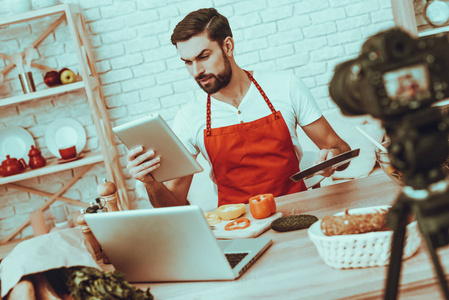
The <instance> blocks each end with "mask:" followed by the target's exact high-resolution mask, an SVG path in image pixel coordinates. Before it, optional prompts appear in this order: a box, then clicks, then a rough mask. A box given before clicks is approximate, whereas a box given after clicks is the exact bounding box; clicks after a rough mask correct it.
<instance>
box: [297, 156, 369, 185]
mask: <svg viewBox="0 0 449 300" xmlns="http://www.w3.org/2000/svg"><path fill="white" fill-rule="evenodd" d="M359 153H360V149H359V148H357V149H354V150H350V151H347V152H343V153H340V154H339V155H337V156H334V157H332V158H329V159H327V160H325V161H322V162H320V163H317V164H316V165H313V166H311V167H310V168H307V169H305V170H302V171H299V172H298V173H296V174H294V175H292V176H291V177H290V179H291V180H293V181H294V182H298V181H300V180H301V179H307V178H310V177H312V176H315V175H319V172H320V171H322V170H324V169H326V168H329V167H332V168H334V169H335V168H337V167H339V166H341V165H344V164H346V163H348V162H350V161H351V160H353V159H354V158H356V157H357V156H359Z"/></svg>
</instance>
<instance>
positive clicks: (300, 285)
mask: <svg viewBox="0 0 449 300" xmlns="http://www.w3.org/2000/svg"><path fill="white" fill-rule="evenodd" d="M399 191H400V187H399V186H398V185H397V184H396V183H394V182H393V181H391V179H389V178H388V177H387V176H386V175H384V174H380V175H376V176H372V177H369V178H365V179H359V180H355V181H350V182H345V183H341V184H336V185H333V186H327V187H323V188H319V189H315V190H310V191H306V192H302V193H298V194H293V195H288V196H283V197H279V198H277V199H276V202H277V204H278V210H279V211H282V212H283V213H284V215H290V214H300V213H305V214H313V215H316V216H317V217H318V218H320V219H321V218H322V217H324V216H326V215H330V214H334V213H336V212H340V211H343V210H344V209H345V208H357V207H366V206H373V205H382V204H391V203H392V202H394V200H395V199H396V196H397V194H398V193H399ZM262 236H264V237H270V238H272V239H273V245H272V246H271V247H270V248H269V249H268V250H267V252H265V254H264V255H262V256H261V257H260V258H259V259H258V260H257V261H256V262H255V264H254V265H253V266H251V267H250V268H249V269H248V271H247V272H245V273H244V274H243V276H242V277H240V278H239V279H238V280H235V281H214V282H182V283H148V284H136V286H138V287H139V288H142V289H145V288H146V287H150V288H151V292H152V294H153V295H154V296H155V298H156V299H245V300H246V299H338V298H344V299H370V298H372V299H380V298H382V297H383V289H384V283H385V280H386V272H387V267H375V268H364V269H346V270H336V269H333V268H330V267H328V266H327V265H326V264H325V263H324V262H323V260H322V259H321V258H320V256H319V255H318V252H317V250H316V248H315V246H314V245H313V243H312V242H311V240H310V239H309V238H308V236H307V230H300V231H292V232H286V233H278V232H275V231H273V230H269V231H267V232H265V233H264V234H263V235H262ZM438 252H439V255H440V258H441V260H442V263H443V265H444V268H445V269H446V270H449V266H448V265H449V256H448V253H449V249H448V247H446V248H444V249H439V251H438ZM399 293H400V294H399V298H400V299H405V298H406V299H410V298H414V297H416V298H417V299H418V297H419V299H442V296H441V294H440V292H439V284H438V281H437V280H436V277H435V275H434V272H433V266H432V263H431V261H430V259H429V256H428V253H427V251H426V250H425V245H424V243H422V244H421V247H420V249H419V250H418V252H417V253H416V254H415V255H414V256H413V257H412V258H410V259H408V260H405V261H404V262H403V268H402V279H401V286H400V292H399ZM423 295H425V297H423Z"/></svg>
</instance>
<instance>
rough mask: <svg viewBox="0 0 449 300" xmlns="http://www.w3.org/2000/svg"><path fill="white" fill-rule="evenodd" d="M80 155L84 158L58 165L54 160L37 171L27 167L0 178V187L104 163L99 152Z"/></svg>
mask: <svg viewBox="0 0 449 300" xmlns="http://www.w3.org/2000/svg"><path fill="white" fill-rule="evenodd" d="M81 155H84V157H82V158H80V159H78V160H75V161H72V162H68V163H64V164H58V162H57V160H56V159H55V160H52V161H49V162H47V165H46V166H45V167H42V168H39V169H34V170H32V169H30V168H29V167H28V168H27V169H26V171H25V172H23V173H20V174H17V175H12V176H7V177H0V185H3V184H7V183H12V182H16V181H21V180H25V179H30V178H34V177H37V176H42V175H48V174H53V173H56V172H61V171H65V170H70V169H74V168H79V167H82V166H87V165H92V164H96V163H99V162H103V161H104V158H103V155H102V154H101V153H100V152H90V153H87V154H81Z"/></svg>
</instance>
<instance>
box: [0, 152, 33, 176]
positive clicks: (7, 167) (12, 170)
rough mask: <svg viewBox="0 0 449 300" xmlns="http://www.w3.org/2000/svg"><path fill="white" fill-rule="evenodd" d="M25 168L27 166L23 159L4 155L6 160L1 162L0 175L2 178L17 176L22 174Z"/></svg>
mask: <svg viewBox="0 0 449 300" xmlns="http://www.w3.org/2000/svg"><path fill="white" fill-rule="evenodd" d="M26 167H27V164H26V162H25V160H24V159H23V158H21V159H17V158H10V157H9V155H6V160H4V161H2V165H1V166H0V175H2V176H10V175H15V174H19V173H20V172H23V171H24V170H25V169H26Z"/></svg>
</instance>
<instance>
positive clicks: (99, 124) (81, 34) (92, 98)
mask: <svg viewBox="0 0 449 300" xmlns="http://www.w3.org/2000/svg"><path fill="white" fill-rule="evenodd" d="M52 15H56V16H57V20H56V21H55V22H53V23H52V24H51V25H50V26H48V27H47V28H45V29H44V30H43V32H42V34H41V35H40V36H39V37H38V38H37V39H36V40H34V41H33V42H32V44H31V46H33V47H34V48H38V47H39V45H40V44H41V42H42V41H43V40H44V39H45V38H46V37H47V36H49V35H50V34H51V33H52V32H54V31H55V30H56V29H57V28H58V27H59V26H67V27H68V32H69V33H70V38H71V39H72V42H73V44H74V48H75V49H74V50H75V52H76V57H77V67H78V68H79V73H80V74H79V75H80V76H81V78H82V80H81V81H78V82H74V83H71V84H65V85H61V86H57V87H52V88H45V89H42V90H38V91H36V92H33V93H29V94H21V95H16V96H12V97H7V98H3V99H0V108H3V107H6V106H9V105H17V104H19V103H23V102H26V101H30V100H33V101H39V100H40V99H43V98H46V97H50V96H53V97H55V96H60V95H63V94H66V93H71V92H74V91H78V90H82V91H84V94H85V98H86V101H87V102H88V104H89V108H90V111H91V116H92V119H93V123H94V126H95V131H96V134H97V137H98V141H99V148H100V151H97V152H89V153H87V154H86V155H84V157H83V158H81V159H79V160H76V161H73V162H68V163H65V164H57V163H56V161H50V162H49V163H48V164H47V165H46V166H45V167H43V168H40V169H34V170H31V169H29V168H28V169H27V170H26V171H25V172H23V173H21V174H17V175H13V176H8V177H0V185H8V187H9V188H15V189H20V190H23V191H26V192H30V193H36V194H39V195H45V196H49V200H48V201H46V203H45V205H43V206H41V207H40V208H39V209H40V210H46V209H47V208H48V207H49V206H50V205H51V204H52V203H53V202H54V201H56V200H60V201H65V202H67V203H69V204H73V205H78V206H86V205H87V204H86V203H84V202H81V201H78V200H73V199H68V198H65V197H62V194H63V193H64V192H65V191H66V190H67V189H68V188H69V187H70V186H71V185H73V184H74V183H75V182H76V181H77V180H78V179H79V178H80V177H81V176H82V175H83V174H85V173H86V172H87V171H88V170H89V169H90V168H91V167H92V166H93V165H95V164H97V163H104V167H105V169H106V173H107V175H108V177H109V178H108V180H110V181H112V182H114V183H115V184H116V185H117V190H118V195H119V206H120V208H121V209H128V208H129V204H128V195H127V190H126V185H125V179H124V176H123V173H122V167H121V165H120V162H119V158H118V157H119V156H118V153H117V149H116V146H115V142H114V136H113V132H112V128H111V125H110V120H109V116H108V112H107V109H106V105H105V103H104V98H103V93H102V90H101V86H100V83H99V80H98V74H97V70H96V67H95V59H94V58H93V55H92V50H91V47H90V41H89V38H88V36H87V33H86V27H85V23H84V20H83V15H82V11H81V8H80V7H79V6H78V5H75V4H60V5H55V6H51V7H47V8H44V9H40V10H34V11H29V12H26V13H23V14H20V15H15V16H10V17H4V18H2V19H0V28H2V26H5V25H10V24H14V23H20V22H29V21H32V20H33V22H34V21H35V20H37V19H40V18H44V17H47V16H52ZM64 21H65V22H64ZM0 34H1V29H0ZM24 52H25V51H23V53H22V56H24V54H25V53H24ZM2 55H3V58H5V57H7V56H8V55H6V54H2ZM14 67H15V65H14V64H13V63H12V62H9V63H8V64H7V65H6V67H5V68H4V69H3V70H0V72H1V74H2V75H4V76H5V77H6V75H7V74H8V73H9V71H11V70H12V69H13V68H14ZM41 67H42V66H41ZM43 67H45V66H43ZM74 168H80V170H79V171H78V172H76V176H75V177H74V178H73V179H72V180H71V181H70V182H67V183H66V184H65V185H64V187H62V188H61V189H60V190H58V191H57V192H56V193H53V194H49V193H47V192H45V191H38V190H35V189H30V188H26V187H24V186H22V185H18V184H15V182H18V181H22V180H25V179H30V178H33V177H37V176H43V175H48V174H54V173H56V172H60V171H64V170H69V169H74ZM29 222H30V220H29V219H28V220H26V221H25V222H24V223H23V224H21V225H20V226H18V228H17V230H15V231H14V232H12V233H11V234H10V235H9V236H8V237H7V238H6V239H5V240H4V241H3V242H5V241H8V240H10V239H11V238H13V237H14V236H15V235H17V234H18V233H19V232H20V231H21V230H22V229H23V228H25V227H26V226H27V225H28V224H29Z"/></svg>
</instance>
